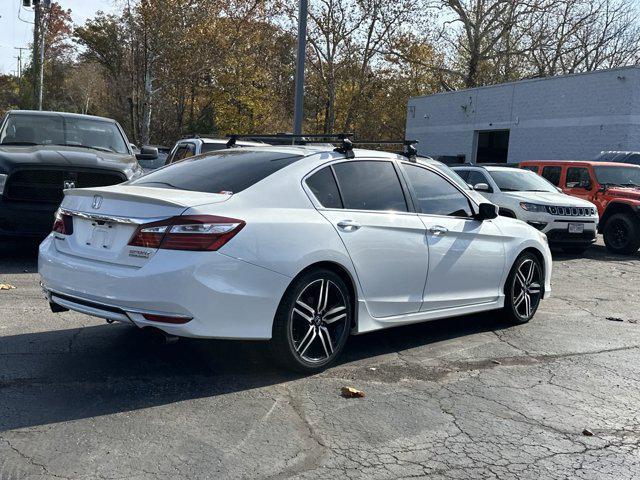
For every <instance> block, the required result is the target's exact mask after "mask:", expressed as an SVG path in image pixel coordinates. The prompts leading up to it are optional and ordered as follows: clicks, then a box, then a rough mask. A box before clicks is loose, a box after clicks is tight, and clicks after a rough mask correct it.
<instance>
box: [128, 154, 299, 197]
mask: <svg viewBox="0 0 640 480" xmlns="http://www.w3.org/2000/svg"><path fill="white" fill-rule="evenodd" d="M301 158H303V157H302V156H300V155H287V154H284V153H282V152H255V151H253V152H248V151H246V150H225V151H224V152H220V153H215V154H211V155H207V156H204V157H203V156H198V157H193V158H187V159H186V160H183V161H181V162H178V163H175V164H173V165H171V166H169V167H167V168H163V169H160V170H157V171H155V172H151V173H149V174H148V175H145V176H144V177H140V178H139V179H138V180H134V181H133V182H131V185H140V186H145V187H158V188H174V189H178V190H190V191H193V192H208V193H238V192H241V191H243V190H245V189H247V188H249V187H250V186H252V185H253V184H255V183H257V182H259V181H260V180H263V179H265V178H266V177H268V176H269V175H271V174H273V173H275V172H277V171H278V170H280V169H281V168H284V167H286V166H288V165H291V164H292V163H294V162H297V161H298V160H300V159H301Z"/></svg>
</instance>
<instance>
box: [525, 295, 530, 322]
mask: <svg viewBox="0 0 640 480" xmlns="http://www.w3.org/2000/svg"><path fill="white" fill-rule="evenodd" d="M530 315H531V297H530V296H529V294H526V293H525V295H524V316H525V317H528V316H530Z"/></svg>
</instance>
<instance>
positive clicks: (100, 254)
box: [39, 146, 551, 372]
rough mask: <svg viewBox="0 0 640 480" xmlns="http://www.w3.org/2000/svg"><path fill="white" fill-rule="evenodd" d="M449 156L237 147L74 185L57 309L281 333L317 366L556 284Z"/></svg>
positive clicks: (506, 310) (542, 245)
mask: <svg viewBox="0 0 640 480" xmlns="http://www.w3.org/2000/svg"><path fill="white" fill-rule="evenodd" d="M483 201H484V202H486V200H483V198H482V197H481V196H480V195H478V194H476V193H475V192H473V191H472V190H470V189H469V188H468V187H467V186H466V184H465V183H464V182H462V181H461V180H460V178H458V177H457V176H456V175H455V174H453V173H452V172H451V171H450V170H449V169H448V168H447V167H445V166H444V165H443V164H440V163H438V162H435V161H433V160H427V159H418V160H416V159H415V158H411V157H405V156H402V155H395V154H390V153H383V152H376V151H368V150H359V149H355V150H348V149H347V150H345V149H337V150H332V149H331V148H322V147H298V146H295V147H293V146H292V147H271V146H265V147H255V148H254V147H250V148H242V149H228V150H226V151H220V152H215V153H210V154H206V155H203V156H198V157H193V158H190V159H188V160H185V161H182V162H179V163H176V164H173V165H171V166H169V167H165V168H162V169H160V170H157V171H155V172H153V173H150V174H149V175H147V176H144V177H142V178H140V179H137V180H135V181H131V182H128V183H126V184H122V185H117V186H112V187H103V188H91V189H76V190H70V191H67V192H66V195H65V198H64V202H63V203H62V205H61V207H60V210H59V211H58V213H57V217H56V221H55V224H54V226H53V232H52V233H51V234H50V235H49V236H48V237H47V239H46V240H45V241H44V242H43V243H42V245H41V246H40V256H39V272H40V275H41V278H42V285H43V288H44V289H45V292H46V295H47V297H48V299H49V301H50V303H51V308H52V309H53V310H54V311H65V310H75V311H78V312H83V313H85V314H88V315H93V316H96V317H100V318H104V319H107V320H108V321H121V322H127V323H130V324H133V325H135V326H137V327H141V328H142V327H154V328H157V329H160V330H162V331H164V332H165V333H167V334H169V335H176V336H184V337H201V338H228V339H261V340H271V344H272V347H273V351H274V354H275V356H276V358H277V359H278V360H279V361H280V362H281V363H283V364H284V365H286V366H288V367H291V368H296V369H298V370H303V371H306V372H313V371H317V370H319V369H322V368H324V367H326V366H327V365H329V364H330V363H332V362H333V361H334V360H335V359H336V357H337V356H338V355H339V354H340V352H341V350H343V348H344V346H345V343H346V341H347V338H348V336H349V335H350V334H359V333H364V332H370V331H373V330H378V329H382V328H387V327H394V326H398V325H405V324H410V323H415V322H423V321H426V320H433V319H439V318H444V317H452V316H457V315H464V314H469V313H475V312H481V311H487V310H500V311H501V313H502V315H503V316H504V317H505V318H506V319H507V320H509V321H511V322H514V323H524V322H527V321H529V320H530V319H531V318H532V317H533V315H534V314H535V312H536V310H537V308H538V305H539V303H540V300H541V299H542V298H544V297H546V296H547V295H549V293H550V277H551V255H550V253H549V248H548V246H547V242H546V237H545V235H544V234H543V233H541V232H539V231H538V230H536V229H535V228H533V227H531V226H529V225H527V224H525V223H524V222H521V221H519V220H515V219H511V218H503V217H497V208H496V207H495V206H494V205H492V204H490V203H482V202H483Z"/></svg>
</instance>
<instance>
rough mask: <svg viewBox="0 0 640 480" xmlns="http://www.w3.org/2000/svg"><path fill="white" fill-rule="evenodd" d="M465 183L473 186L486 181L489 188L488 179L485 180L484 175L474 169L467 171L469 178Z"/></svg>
mask: <svg viewBox="0 0 640 480" xmlns="http://www.w3.org/2000/svg"><path fill="white" fill-rule="evenodd" d="M467 183H468V184H469V185H474V186H475V185H477V184H479V183H486V184H487V185H489V188H490V189H491V184H490V183H489V180H487V177H486V175H485V174H484V173H482V172H478V171H476V170H471V171H470V172H469V178H468V179H467ZM492 191H493V190H492Z"/></svg>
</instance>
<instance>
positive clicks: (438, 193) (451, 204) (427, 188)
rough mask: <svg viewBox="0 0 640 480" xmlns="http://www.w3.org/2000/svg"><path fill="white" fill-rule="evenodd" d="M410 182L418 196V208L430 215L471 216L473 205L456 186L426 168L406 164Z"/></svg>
mask: <svg viewBox="0 0 640 480" xmlns="http://www.w3.org/2000/svg"><path fill="white" fill-rule="evenodd" d="M404 169H405V171H406V172H407V178H408V179H409V183H410V184H411V185H412V186H413V190H414V192H415V194H416V197H418V198H417V199H418V208H419V210H420V212H421V213H425V214H428V215H444V216H450V217H471V216H472V215H473V213H472V211H471V205H470V204H469V200H468V199H467V197H466V196H464V195H463V194H462V193H461V192H460V191H459V190H458V189H457V188H456V187H454V186H453V185H452V184H450V183H449V182H448V181H446V180H445V179H444V178H442V177H441V176H440V175H437V174H435V173H433V172H431V171H429V170H427V169H425V168H421V167H417V166H414V165H406V164H405V165H404Z"/></svg>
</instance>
